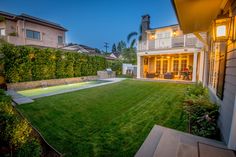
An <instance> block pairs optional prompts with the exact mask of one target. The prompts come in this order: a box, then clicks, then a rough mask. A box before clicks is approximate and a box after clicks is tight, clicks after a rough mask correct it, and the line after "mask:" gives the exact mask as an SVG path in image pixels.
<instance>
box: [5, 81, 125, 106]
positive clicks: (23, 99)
mask: <svg viewBox="0 0 236 157" xmlns="http://www.w3.org/2000/svg"><path fill="white" fill-rule="evenodd" d="M125 79H126V78H108V79H100V80H104V81H107V82H104V83H100V84H91V85H88V86H82V87H79V88H73V89H66V90H62V91H56V92H51V93H46V94H40V95H37V96H31V97H26V96H23V95H21V94H18V93H17V92H15V91H13V90H9V91H7V94H8V95H10V96H12V99H13V101H14V102H15V103H16V104H18V105H20V104H26V103H32V102H34V100H33V99H37V98H42V97H47V96H52V95H57V94H63V93H68V92H74V91H78V90H82V89H88V88H93V87H98V86H104V85H108V84H112V83H117V82H120V81H123V80H125Z"/></svg>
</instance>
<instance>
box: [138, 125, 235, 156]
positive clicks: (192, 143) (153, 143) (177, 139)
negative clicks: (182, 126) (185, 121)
mask: <svg viewBox="0 0 236 157" xmlns="http://www.w3.org/2000/svg"><path fill="white" fill-rule="evenodd" d="M135 157H235V155H234V152H233V151H232V150H229V149H227V147H226V145H225V144H224V143H223V142H221V141H216V140H211V139H207V138H203V137H199V136H195V135H191V134H188V133H184V132H180V131H177V130H173V129H169V128H165V127H162V126H158V125H155V126H154V127H153V128H152V130H151V132H150V133H149V135H148V137H147V138H146V140H145V141H144V143H143V144H142V146H141V147H140V149H139V150H138V152H137V153H136V155H135Z"/></svg>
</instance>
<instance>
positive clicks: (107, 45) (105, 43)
mask: <svg viewBox="0 0 236 157" xmlns="http://www.w3.org/2000/svg"><path fill="white" fill-rule="evenodd" d="M104 47H105V48H106V53H107V49H108V47H109V43H107V42H104Z"/></svg>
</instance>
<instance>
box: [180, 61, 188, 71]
mask: <svg viewBox="0 0 236 157" xmlns="http://www.w3.org/2000/svg"><path fill="white" fill-rule="evenodd" d="M186 68H187V60H181V71H184V70H185V69H186Z"/></svg>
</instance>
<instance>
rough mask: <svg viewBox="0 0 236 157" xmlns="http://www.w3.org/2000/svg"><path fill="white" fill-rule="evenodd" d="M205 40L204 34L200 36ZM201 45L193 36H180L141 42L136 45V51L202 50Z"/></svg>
mask: <svg viewBox="0 0 236 157" xmlns="http://www.w3.org/2000/svg"><path fill="white" fill-rule="evenodd" d="M201 36H202V38H203V39H206V34H201ZM202 47H203V44H202V43H201V42H200V41H199V40H198V39H197V38H196V37H195V36H194V35H193V34H188V35H181V36H176V37H168V38H159V39H154V40H147V41H142V42H140V43H139V44H138V51H139V52H140V51H154V50H162V49H174V48H202Z"/></svg>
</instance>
